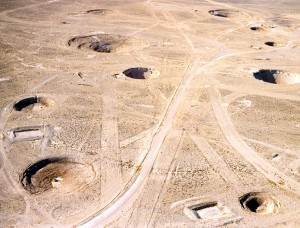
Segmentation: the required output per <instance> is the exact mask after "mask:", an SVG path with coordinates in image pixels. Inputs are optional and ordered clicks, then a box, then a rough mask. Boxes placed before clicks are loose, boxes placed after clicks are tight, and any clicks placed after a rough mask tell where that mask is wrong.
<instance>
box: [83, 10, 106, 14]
mask: <svg viewBox="0 0 300 228" xmlns="http://www.w3.org/2000/svg"><path fill="white" fill-rule="evenodd" d="M109 12H111V10H108V9H91V10H87V11H85V13H86V14H95V15H105V14H107V13H109Z"/></svg>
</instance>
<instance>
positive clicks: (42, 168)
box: [21, 158, 95, 194]
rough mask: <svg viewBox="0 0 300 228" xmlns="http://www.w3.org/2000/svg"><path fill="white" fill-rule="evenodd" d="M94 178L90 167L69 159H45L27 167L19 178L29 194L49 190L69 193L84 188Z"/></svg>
mask: <svg viewBox="0 0 300 228" xmlns="http://www.w3.org/2000/svg"><path fill="white" fill-rule="evenodd" d="M94 176H95V173H94V170H93V167H92V166H91V165H87V164H83V163H78V162H75V161H72V160H70V159H69V158H47V159H44V160H41V161H39V162H36V163H35V164H33V165H31V166H30V167H28V168H27V169H26V170H25V171H24V172H23V175H22V176H21V183H22V185H23V187H24V188H25V189H26V190H27V191H29V192H30V193H31V194H40V193H43V192H46V191H50V190H55V193H71V192H74V191H76V190H78V189H81V188H84V187H86V186H87V185H88V184H89V183H90V182H91V181H92V180H93V178H94Z"/></svg>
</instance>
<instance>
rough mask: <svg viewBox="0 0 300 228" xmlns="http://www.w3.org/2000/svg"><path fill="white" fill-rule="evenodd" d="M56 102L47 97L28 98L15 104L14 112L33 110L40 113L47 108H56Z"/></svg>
mask: <svg viewBox="0 0 300 228" xmlns="http://www.w3.org/2000/svg"><path fill="white" fill-rule="evenodd" d="M54 103H55V102H54V101H53V100H52V99H50V98H47V97H37V96H35V97H28V98H25V99H22V100H20V101H18V102H17V103H15V104H14V110H16V111H22V110H31V111H39V110H42V109H45V108H49V107H52V106H54Z"/></svg>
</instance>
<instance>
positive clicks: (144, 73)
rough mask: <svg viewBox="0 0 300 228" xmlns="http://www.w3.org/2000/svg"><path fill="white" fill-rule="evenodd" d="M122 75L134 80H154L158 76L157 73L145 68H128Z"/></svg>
mask: <svg viewBox="0 0 300 228" xmlns="http://www.w3.org/2000/svg"><path fill="white" fill-rule="evenodd" d="M123 74H124V75H125V76H127V77H129V78H134V79H150V78H156V77H158V76H159V75H160V73H159V72H158V71H156V70H154V69H151V68H146V67H135V68H129V69H127V70H125V71H123Z"/></svg>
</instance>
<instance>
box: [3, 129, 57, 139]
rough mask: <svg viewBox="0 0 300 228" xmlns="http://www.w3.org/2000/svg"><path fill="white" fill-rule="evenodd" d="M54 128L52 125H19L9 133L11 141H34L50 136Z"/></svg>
mask: <svg viewBox="0 0 300 228" xmlns="http://www.w3.org/2000/svg"><path fill="white" fill-rule="evenodd" d="M52 135H53V129H52V127H51V126H50V125H42V126H26V127H18V128H15V129H12V130H10V131H9V132H8V133H7V136H8V139H9V141H11V142H20V141H34V140H39V139H43V138H50V137H51V136H52Z"/></svg>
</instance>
